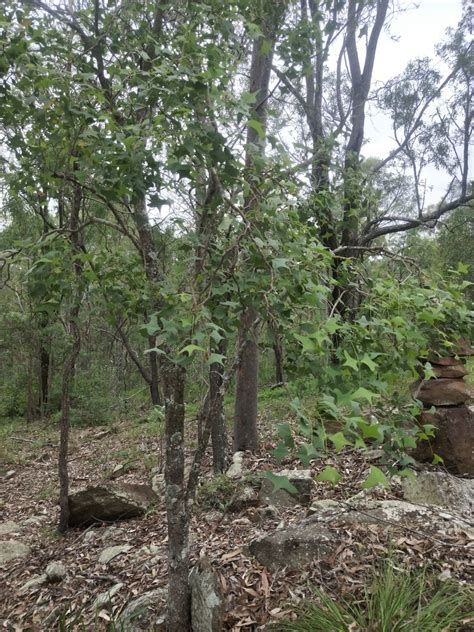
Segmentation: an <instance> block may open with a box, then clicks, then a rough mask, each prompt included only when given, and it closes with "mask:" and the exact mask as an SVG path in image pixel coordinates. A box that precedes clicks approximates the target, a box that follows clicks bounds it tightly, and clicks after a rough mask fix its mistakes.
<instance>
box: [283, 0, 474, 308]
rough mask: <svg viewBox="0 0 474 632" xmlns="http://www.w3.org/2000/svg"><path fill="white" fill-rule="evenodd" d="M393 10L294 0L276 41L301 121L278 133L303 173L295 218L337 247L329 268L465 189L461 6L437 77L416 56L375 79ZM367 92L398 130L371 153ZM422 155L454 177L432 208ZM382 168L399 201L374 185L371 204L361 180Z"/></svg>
mask: <svg viewBox="0 0 474 632" xmlns="http://www.w3.org/2000/svg"><path fill="white" fill-rule="evenodd" d="M395 20H396V10H395V9H394V8H393V7H392V5H390V3H389V2H387V1H386V0H374V1H373V2H364V1H361V0H350V1H348V2H343V1H340V0H327V1H324V2H317V1H316V0H310V1H309V0H303V1H302V2H301V3H300V5H299V7H296V6H294V7H293V10H292V11H291V13H290V19H289V20H288V22H287V26H286V28H285V29H284V30H283V32H282V36H281V38H280V41H279V43H278V46H277V56H276V58H275V62H274V71H275V73H276V75H277V76H278V78H279V79H280V86H279V89H278V90H277V95H278V94H279V95H280V96H281V98H282V99H284V100H285V101H286V102H287V103H289V105H290V110H289V111H290V114H289V116H290V117H291V116H293V113H294V112H295V113H296V114H297V115H299V116H300V117H301V118H302V119H303V121H304V125H303V126H302V130H301V133H300V137H299V138H296V142H294V139H293V138H291V139H289V137H288V135H286V138H285V135H283V136H282V138H283V139H284V140H285V141H286V143H287V145H288V147H289V149H290V150H291V152H292V155H293V156H294V158H293V164H294V167H293V169H294V173H296V174H301V175H299V176H298V177H299V178H300V180H301V178H303V186H304V185H305V183H306V184H307V185H309V186H307V194H306V196H305V197H306V199H303V200H302V205H301V206H302V210H303V212H302V217H303V218H304V219H306V220H308V221H310V222H312V223H314V224H315V226H316V227H317V230H318V231H319V234H320V236H321V238H322V239H323V240H324V243H325V244H326V245H327V246H328V247H329V248H330V249H331V250H332V251H333V252H334V253H336V254H337V258H336V260H335V270H334V276H335V278H336V279H337V278H338V277H340V276H341V275H344V274H345V273H344V271H345V270H346V269H347V266H346V265H345V260H349V261H350V260H351V259H352V260H357V259H358V258H360V257H361V256H362V255H363V254H364V252H367V251H368V252H370V251H372V250H373V248H374V246H376V245H377V244H380V241H381V239H380V238H383V237H384V236H385V235H390V234H393V233H395V232H400V231H404V230H408V229H410V228H413V227H416V226H420V225H430V224H432V223H433V222H436V221H437V219H439V218H440V217H442V216H443V215H444V214H446V213H449V212H450V211H452V210H453V209H455V208H457V207H459V206H463V205H469V204H470V203H471V200H472V192H471V191H470V186H471V185H470V184H469V182H468V176H467V173H468V162H469V155H468V151H467V147H468V145H469V142H470V138H471V134H472V112H471V104H472V67H471V66H472V45H471V44H470V43H469V39H468V37H467V30H468V23H469V18H468V12H467V11H466V12H465V15H464V17H463V19H462V21H461V23H460V25H459V27H458V28H457V29H455V30H453V31H452V32H451V33H450V34H449V39H448V42H447V43H446V44H444V45H443V46H441V47H439V50H438V52H439V56H440V58H441V59H443V60H444V63H445V67H447V71H446V73H445V74H444V76H442V74H441V73H440V71H439V70H435V69H434V68H433V64H432V63H431V62H430V61H429V60H418V61H414V62H412V63H411V64H410V65H409V66H408V68H407V70H406V71H405V72H404V73H402V74H401V75H400V76H399V77H396V78H394V79H393V80H391V81H389V82H387V83H386V84H385V85H384V86H381V87H380V86H376V88H375V89H374V88H373V86H372V84H373V68H374V65H375V63H376V60H377V50H378V43H379V41H380V38H381V37H383V34H384V31H385V30H388V29H389V28H390V25H391V23H392V22H394V21H395ZM362 60H363V61H362ZM369 101H372V102H374V103H376V104H377V106H378V108H379V110H383V111H384V112H386V113H387V114H389V116H390V117H391V119H392V121H393V126H394V135H395V138H396V145H395V147H394V149H393V150H392V151H390V152H389V153H388V155H387V156H385V157H380V158H379V159H378V160H372V159H371V158H370V157H368V156H364V150H363V146H364V143H365V142H366V140H367V129H366V118H367V112H366V111H367V107H368V104H369ZM290 120H291V119H290ZM288 124H289V122H288V121H287V122H286V125H287V126H288ZM291 125H292V127H293V128H294V123H293V121H292V120H291ZM427 163H430V164H435V165H437V166H438V167H439V168H440V170H442V171H445V172H447V173H450V174H451V178H452V182H451V185H450V187H449V190H448V191H447V192H446V195H445V196H444V198H443V199H442V200H441V202H440V203H439V204H438V205H436V206H435V207H432V208H426V207H425V205H423V199H422V198H423V196H422V193H421V192H420V184H421V180H422V178H421V175H420V174H421V171H422V170H423V168H424V167H425V166H426V164H427ZM391 174H392V182H391V184H390V186H391V188H393V187H394V185H395V184H396V182H397V181H398V182H399V183H403V184H402V187H403V188H402V189H401V194H403V195H404V196H405V201H406V206H407V208H405V212H400V213H396V214H394V213H392V212H391V211H392V210H393V208H392V207H391V206H390V204H389V203H387V200H386V199H385V198H384V197H383V196H381V197H379V202H380V205H379V207H378V208H377V206H376V200H375V198H373V197H371V194H370V189H371V188H372V189H373V187H374V186H375V187H377V182H380V179H381V177H382V179H384V180H385V181H386V182H388V179H389V177H390V175H391ZM408 186H409V187H411V195H410V196H408V197H407V196H406V195H405V193H406V192H407V190H408V188H407V187H408ZM370 198H371V200H370V204H369V205H367V201H368V200H369V199H370ZM368 208H369V211H370V212H369V213H368V214H367V209H368ZM352 276H353V275H352ZM346 281H347V279H346ZM341 291H342V292H344V294H341ZM350 295H351V293H350V292H348V291H347V287H343V288H342V289H340V290H338V289H336V293H335V297H334V299H335V300H336V301H338V303H339V306H340V307H341V308H342V310H343V311H344V303H345V302H346V301H347V299H350ZM352 298H354V297H352Z"/></svg>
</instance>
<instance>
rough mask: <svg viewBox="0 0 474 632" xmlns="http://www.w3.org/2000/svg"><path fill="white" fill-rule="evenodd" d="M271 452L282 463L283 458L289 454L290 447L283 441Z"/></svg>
mask: <svg viewBox="0 0 474 632" xmlns="http://www.w3.org/2000/svg"><path fill="white" fill-rule="evenodd" d="M271 453H272V455H273V457H274V458H275V459H276V460H277V461H278V463H281V462H282V461H283V459H284V458H285V457H286V456H288V448H287V447H286V446H285V445H284V444H283V443H279V444H278V445H277V447H276V448H274V449H273V450H272V452H271Z"/></svg>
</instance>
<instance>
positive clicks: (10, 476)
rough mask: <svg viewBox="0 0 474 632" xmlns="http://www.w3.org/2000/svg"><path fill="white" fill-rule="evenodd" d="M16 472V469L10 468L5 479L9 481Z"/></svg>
mask: <svg viewBox="0 0 474 632" xmlns="http://www.w3.org/2000/svg"><path fill="white" fill-rule="evenodd" d="M15 474H16V470H8V472H7V473H6V474H5V477H4V478H5V480H6V481H9V480H10V479H11V478H13V477H14V476H15Z"/></svg>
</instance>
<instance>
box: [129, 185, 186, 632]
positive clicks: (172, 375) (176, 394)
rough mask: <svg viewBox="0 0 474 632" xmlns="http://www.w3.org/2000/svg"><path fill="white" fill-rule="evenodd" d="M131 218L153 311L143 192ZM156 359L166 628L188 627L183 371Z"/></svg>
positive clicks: (155, 268)
mask: <svg viewBox="0 0 474 632" xmlns="http://www.w3.org/2000/svg"><path fill="white" fill-rule="evenodd" d="M133 211H134V213H133V219H134V222H135V225H136V227H137V230H138V235H139V240H140V247H141V252H142V257H143V264H144V269H145V274H146V277H147V280H148V283H149V284H150V288H151V291H152V295H154V296H155V297H156V298H155V299H154V304H153V309H154V310H155V311H156V312H159V311H160V310H161V309H162V305H161V303H160V299H159V298H158V297H159V289H160V286H161V277H162V273H161V270H160V267H159V256H158V252H157V251H156V246H155V243H154V240H153V234H152V231H151V227H150V222H149V220H148V214H147V210H146V200H145V196H144V195H139V196H137V199H136V200H135V202H134V205H133ZM167 351H168V354H166V355H164V356H162V359H161V360H160V369H161V378H162V382H163V391H164V401H165V442H166V463H165V483H166V518H167V526H168V601H167V605H168V614H167V623H166V626H167V630H168V632H177V630H179V631H180V632H181V631H182V632H188V630H189V629H190V619H191V616H190V598H189V586H188V575H189V545H188V535H189V512H188V510H187V503H186V488H185V481H184V387H185V381H186V372H185V369H184V368H183V367H181V366H179V365H176V364H174V363H173V362H172V360H171V359H170V358H169V357H168V355H169V354H170V353H171V352H170V350H167Z"/></svg>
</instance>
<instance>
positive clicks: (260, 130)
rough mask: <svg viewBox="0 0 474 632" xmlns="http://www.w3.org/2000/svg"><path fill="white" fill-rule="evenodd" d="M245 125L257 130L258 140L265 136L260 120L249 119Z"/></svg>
mask: <svg viewBox="0 0 474 632" xmlns="http://www.w3.org/2000/svg"><path fill="white" fill-rule="evenodd" d="M247 125H248V126H249V127H251V128H252V129H254V130H255V131H256V132H257V134H258V137H259V139H260V140H263V139H264V138H265V130H264V129H263V125H262V124H261V123H260V121H256V120H255V119H250V121H249V122H248V123H247Z"/></svg>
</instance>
